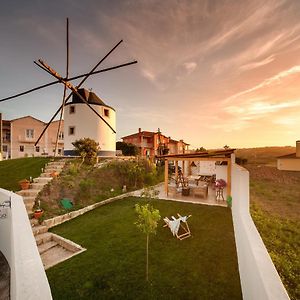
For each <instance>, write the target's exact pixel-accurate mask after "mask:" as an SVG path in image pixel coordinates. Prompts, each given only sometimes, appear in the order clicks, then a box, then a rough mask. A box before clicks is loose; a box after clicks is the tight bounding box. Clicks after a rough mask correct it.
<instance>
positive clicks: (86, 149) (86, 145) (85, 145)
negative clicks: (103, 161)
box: [72, 138, 99, 166]
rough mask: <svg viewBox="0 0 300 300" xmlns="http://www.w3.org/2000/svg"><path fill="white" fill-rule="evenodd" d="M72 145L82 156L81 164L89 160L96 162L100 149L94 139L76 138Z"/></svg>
mask: <svg viewBox="0 0 300 300" xmlns="http://www.w3.org/2000/svg"><path fill="white" fill-rule="evenodd" d="M72 145H73V146H74V147H75V150H76V152H77V153H78V155H80V156H81V158H82V162H81V164H80V166H81V165H82V164H83V163H84V162H87V163H89V164H92V163H94V162H95V160H96V157H97V153H98V149H99V144H98V143H96V142H95V141H94V140H92V139H90V138H83V139H79V140H76V141H75V142H74V143H72Z"/></svg>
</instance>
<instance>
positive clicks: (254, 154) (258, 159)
mask: <svg viewBox="0 0 300 300" xmlns="http://www.w3.org/2000/svg"><path fill="white" fill-rule="evenodd" d="M295 151H296V148H295V147H291V146H286V147H261V148H242V149H237V150H236V156H237V157H240V158H246V159H247V160H248V163H249V164H264V165H265V164H267V165H272V166H276V158H277V157H278V156H281V155H286V154H290V153H294V152H295Z"/></svg>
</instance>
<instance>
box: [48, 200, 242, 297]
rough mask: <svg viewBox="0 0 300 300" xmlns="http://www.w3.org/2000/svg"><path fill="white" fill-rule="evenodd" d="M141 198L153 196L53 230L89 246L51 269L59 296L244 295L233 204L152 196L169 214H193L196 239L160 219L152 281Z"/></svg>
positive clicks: (152, 247)
mask: <svg viewBox="0 0 300 300" xmlns="http://www.w3.org/2000/svg"><path fill="white" fill-rule="evenodd" d="M137 202H139V203H144V202H145V200H144V199H142V198H134V197H131V198H127V199H124V200H120V201H116V202H114V203H111V204H109V205H106V206H103V207H100V208H98V209H96V210H94V211H92V212H89V213H87V214H85V215H83V216H81V217H78V218H76V219H74V220H72V221H70V222H67V223H65V224H62V225H60V226H57V227H55V228H53V232H55V233H57V234H59V235H62V236H64V237H66V238H69V239H71V240H73V241H74V242H76V243H78V244H80V245H82V246H83V247H85V248H87V251H85V252H83V253H82V254H79V255H78V256H75V257H73V258H72V259H70V260H67V261H65V262H63V263H61V264H58V265H57V266H55V267H53V268H51V269H49V270H48V271H47V276H48V279H49V282H50V286H51V290H52V294H53V298H54V299H241V297H242V296H241V287H240V280H239V273H238V264H237V256H236V248H235V241H234V233H233V225H232V218H231V211H230V210H229V209H228V208H224V207H212V206H205V205H194V204H187V203H178V202H171V201H163V200H152V201H151V203H152V204H153V206H154V207H155V208H158V209H159V210H160V213H161V216H162V217H164V216H169V217H170V216H172V215H176V213H177V212H179V213H180V214H182V215H189V214H192V217H191V218H190V219H189V225H190V229H191V232H192V237H191V238H188V239H185V240H183V241H179V240H177V239H176V238H174V237H173V236H172V235H171V232H170V230H169V229H168V228H163V227H162V226H163V221H162V220H161V221H160V223H159V227H158V231H157V235H155V236H151V238H150V257H149V259H150V263H149V280H150V281H149V283H147V282H146V281H145V259H146V257H145V246H146V238H145V236H144V235H143V234H142V233H141V232H139V231H138V229H137V228H136V225H134V222H135V221H136V219H137V216H136V214H135V211H134V204H135V203H137Z"/></svg>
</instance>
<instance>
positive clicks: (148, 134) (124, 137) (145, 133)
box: [121, 131, 189, 145]
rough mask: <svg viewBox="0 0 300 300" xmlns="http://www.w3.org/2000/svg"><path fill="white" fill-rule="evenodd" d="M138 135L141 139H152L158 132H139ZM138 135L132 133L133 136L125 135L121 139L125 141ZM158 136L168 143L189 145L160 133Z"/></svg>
mask: <svg viewBox="0 0 300 300" xmlns="http://www.w3.org/2000/svg"><path fill="white" fill-rule="evenodd" d="M140 133H141V134H142V135H143V137H153V136H154V134H157V133H158V132H153V131H141V132H140ZM140 133H139V132H137V133H133V134H130V135H126V136H123V137H121V139H126V138H131V137H136V136H138V135H139V134H140ZM160 134H161V136H163V137H165V138H168V139H169V142H170V143H179V142H182V143H183V144H185V145H189V144H188V143H186V142H184V141H182V140H181V141H177V140H174V139H171V138H170V137H168V136H165V135H163V134H162V133H160Z"/></svg>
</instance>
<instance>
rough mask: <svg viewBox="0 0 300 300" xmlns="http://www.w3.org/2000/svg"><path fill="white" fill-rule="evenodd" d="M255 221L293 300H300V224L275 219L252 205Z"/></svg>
mask: <svg viewBox="0 0 300 300" xmlns="http://www.w3.org/2000/svg"><path fill="white" fill-rule="evenodd" d="M251 213H252V217H253V220H254V222H255V224H256V226H257V229H258V231H259V232H260V234H261V236H262V239H263V241H264V243H265V245H266V247H267V249H268V252H269V254H270V256H271V258H272V260H273V262H274V264H275V266H276V269H277V271H278V273H279V275H280V277H281V279H282V281H283V284H284V285H285V287H286V289H287V291H288V293H289V295H290V298H291V299H294V300H296V299H300V282H299V270H300V260H299V249H300V226H299V225H300V223H299V222H296V221H291V220H287V219H285V220H284V219H282V218H278V217H274V215H271V214H269V213H266V212H264V211H263V210H262V209H260V208H259V206H257V205H255V204H254V205H252V207H251Z"/></svg>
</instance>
